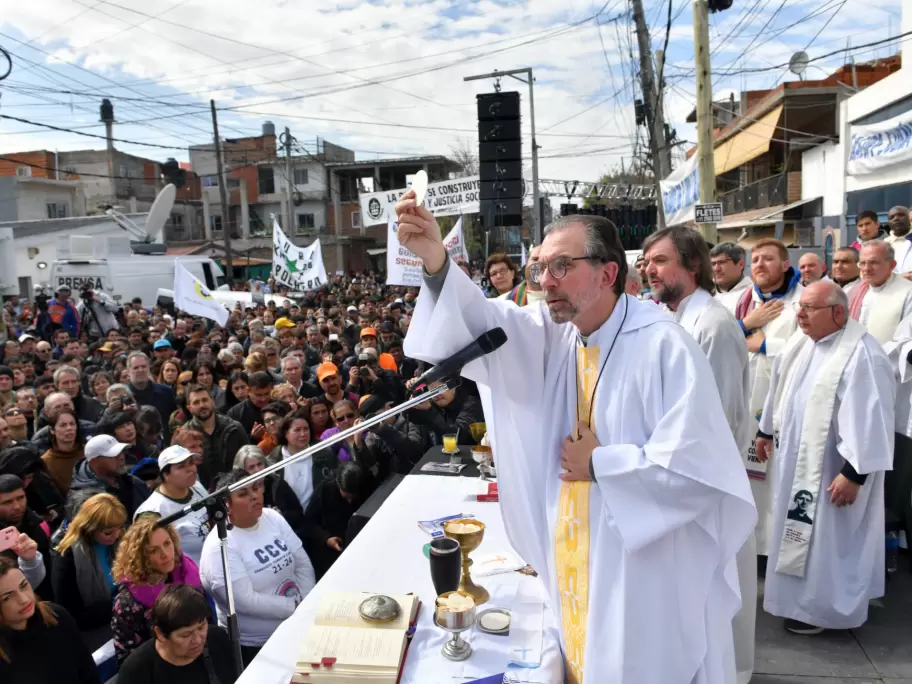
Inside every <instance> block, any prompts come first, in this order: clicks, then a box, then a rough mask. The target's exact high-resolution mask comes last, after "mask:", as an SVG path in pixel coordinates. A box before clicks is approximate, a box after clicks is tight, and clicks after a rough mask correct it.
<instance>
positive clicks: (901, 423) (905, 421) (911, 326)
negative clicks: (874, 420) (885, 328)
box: [884, 316, 912, 438]
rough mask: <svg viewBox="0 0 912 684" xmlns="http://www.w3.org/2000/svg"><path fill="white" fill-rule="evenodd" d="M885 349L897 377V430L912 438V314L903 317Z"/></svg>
mask: <svg viewBox="0 0 912 684" xmlns="http://www.w3.org/2000/svg"><path fill="white" fill-rule="evenodd" d="M884 351H885V352H886V353H887V356H889V357H890V363H891V364H892V366H893V373H894V376H895V378H896V432H899V433H902V434H904V435H905V436H906V437H910V438H912V316H907V317H906V318H904V319H902V322H901V323H900V324H899V327H898V328H897V329H896V333H895V334H894V335H893V339H892V340H890V341H889V342H887V343H886V344H885V345H884Z"/></svg>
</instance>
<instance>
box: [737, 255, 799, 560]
mask: <svg viewBox="0 0 912 684" xmlns="http://www.w3.org/2000/svg"><path fill="white" fill-rule="evenodd" d="M751 276H752V277H753V281H754V286H753V287H752V288H751V289H749V290H746V291H745V292H744V293H743V294H742V296H741V298H740V299H739V300H738V304H737V306H736V307H735V318H737V319H738V321H739V322H740V324H741V328H742V329H743V330H744V334H745V336H746V340H747V350H748V351H749V352H750V373H751V390H750V391H751V394H750V414H751V416H752V417H753V419H754V431H756V429H757V427H759V421H760V415H761V414H762V412H763V403H764V402H765V401H766V393H767V391H768V390H769V377H770V369H771V368H772V366H773V361H774V360H775V359H776V356H777V355H778V354H779V352H781V351H782V349H783V347H785V343H786V342H787V341H788V339H789V338H790V337H791V336H792V334H793V333H794V332H795V330H797V329H798V322H797V321H796V320H795V310H794V308H793V305H794V303H795V302H797V301H798V297H799V296H800V294H801V290H802V285H801V274H800V273H798V272H797V271H796V270H795V269H794V268H793V267H792V266H791V264H790V263H789V254H788V249H786V247H785V245H784V244H782V243H781V242H780V241H779V240H773V239H772V238H769V239H763V240H759V241H758V242H757V244H755V245H754V247H753V249H752V250H751ZM745 466H746V468H747V476H748V477H749V478H750V481H751V490H752V491H753V493H754V501H755V502H756V504H757V515H758V520H757V553H758V554H760V555H761V556H766V555H767V553H768V548H767V547H768V541H769V536H768V534H767V528H768V527H769V522H770V511H771V510H772V509H771V507H770V489H769V484H768V480H769V478H770V477H771V476H772V473H771V471H772V470H775V468H776V462H775V459H773V460H770V461H767V462H765V463H764V462H761V461H759V460H758V459H757V455H756V452H755V449H754V446H753V444H751V446H750V448H749V449H748V455H747V460H746V461H745Z"/></svg>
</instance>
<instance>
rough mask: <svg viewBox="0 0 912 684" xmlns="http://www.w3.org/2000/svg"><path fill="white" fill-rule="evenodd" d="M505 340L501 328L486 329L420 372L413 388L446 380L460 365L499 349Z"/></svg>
mask: <svg viewBox="0 0 912 684" xmlns="http://www.w3.org/2000/svg"><path fill="white" fill-rule="evenodd" d="M506 341H507V333H505V332H504V329H503V328H494V329H493V330H488V332H486V333H485V334H484V335H482V336H481V337H479V338H478V339H477V340H475V341H474V342H472V344H470V345H469V346H467V347H465V348H463V349H460V350H459V351H458V352H456V353H455V354H453V355H452V356H451V357H450V358H448V359H445V360H443V361H441V362H440V363H438V364H437V365H436V366H434V367H433V368H431V369H430V370H428V371H426V372H424V373H422V374H421V375H420V376H419V377H418V380H417V381H416V382H415V385H414V388H415V389H417V388H418V387H420V386H421V385H432V384H433V383H435V382H438V381H440V380H446V379H447V378H449V377H451V376H453V375H458V374H459V372H460V371H461V370H462V367H463V366H465V365H466V364H467V363H469V362H470V361H474V360H475V359H477V358H479V357H482V356H484V355H485V354H490V353H491V352H492V351H494V350H495V349H499V348H500V347H502V346H503V345H504V342H506Z"/></svg>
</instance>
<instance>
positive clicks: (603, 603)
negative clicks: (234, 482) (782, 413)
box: [396, 190, 756, 684]
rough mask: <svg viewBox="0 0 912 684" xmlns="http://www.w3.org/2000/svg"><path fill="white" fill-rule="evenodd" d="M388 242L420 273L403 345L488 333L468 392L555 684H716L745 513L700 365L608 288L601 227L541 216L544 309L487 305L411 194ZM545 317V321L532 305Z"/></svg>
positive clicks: (614, 282) (688, 342) (735, 466)
mask: <svg viewBox="0 0 912 684" xmlns="http://www.w3.org/2000/svg"><path fill="white" fill-rule="evenodd" d="M396 211H397V214H398V217H399V239H400V241H401V242H402V244H403V246H405V247H406V248H407V249H409V250H410V251H412V253H414V254H416V255H418V256H419V258H421V259H422V261H423V263H424V268H425V279H424V287H423V288H422V291H421V296H420V297H419V300H418V305H417V307H416V309H415V312H414V315H413V319H412V324H411V327H410V329H409V333H408V337H407V338H406V353H407V354H408V355H409V356H411V357H414V358H419V359H422V360H425V361H428V362H431V363H439V362H440V361H441V360H442V359H444V358H446V357H448V356H449V355H450V354H451V353H453V352H454V351H456V350H458V349H460V348H462V347H463V346H465V345H466V344H468V343H469V342H471V341H472V340H474V339H475V338H477V337H478V336H479V335H481V334H483V333H485V332H486V331H489V330H491V329H492V328H496V327H502V328H503V329H504V331H505V332H506V334H507V343H506V344H505V345H504V347H503V348H502V349H500V350H499V351H497V352H495V353H493V354H491V355H489V356H485V357H482V358H481V359H478V360H476V361H474V362H472V363H470V364H468V365H467V366H466V367H465V368H464V369H463V371H462V372H463V375H464V376H465V377H467V378H469V379H471V380H474V381H475V382H477V383H478V386H479V392H480V394H481V396H482V404H483V407H484V413H485V422H486V424H487V426H488V435H489V437H490V439H491V446H492V448H493V450H494V453H495V454H496V458H497V469H498V481H499V485H500V496H501V513H502V515H503V518H504V523H505V526H506V530H507V534H508V537H509V540H510V542H511V544H512V546H513V547H514V548H515V549H516V550H517V551H518V552H519V554H520V555H521V556H522V557H523V558H524V559H525V560H526V561H527V562H528V563H530V564H531V565H532V567H534V568H535V569H536V570H537V571H538V573H539V574H540V576H541V578H542V580H543V583H544V586H545V587H546V589H547V591H548V597H549V601H548V603H549V606H550V608H551V610H552V611H553V613H554V615H555V617H556V618H557V621H558V623H559V624H560V626H561V646H562V651H563V654H564V659H565V665H566V672H567V681H569V682H570V683H571V684H580V683H582V682H587V683H588V684H599V683H600V682H611V683H612V684H644V683H645V682H650V683H652V682H656V683H658V682H661V683H662V684H729V683H730V682H734V681H735V677H736V676H735V661H734V646H733V640H732V619H733V618H734V616H735V615H736V613H738V611H739V610H740V607H741V599H740V592H739V589H738V573H737V566H736V560H735V557H736V554H737V553H738V551H739V549H740V548H741V547H742V546H743V544H744V542H745V541H746V540H747V538H748V536H749V535H750V531H751V529H752V528H753V526H754V524H755V522H756V512H755V509H754V505H753V502H752V500H751V495H750V489H749V486H748V482H747V478H746V476H745V473H744V468H743V466H742V465H741V459H740V455H739V450H738V446H737V445H736V443H735V440H734V438H733V437H732V434H731V430H730V429H729V427H728V424H727V422H726V419H725V413H724V411H723V408H722V402H721V401H720V399H719V392H718V390H717V389H716V385H715V382H714V380H713V375H712V369H711V367H710V365H709V362H708V361H707V360H706V356H705V355H704V353H703V351H702V350H701V349H700V347H699V345H697V343H696V342H695V341H694V339H693V338H692V337H690V336H689V335H688V334H687V333H686V332H685V331H684V330H683V329H682V328H681V327H680V326H678V325H677V324H676V323H674V321H672V320H671V319H670V318H669V317H668V316H667V315H666V314H665V313H663V312H662V311H661V310H660V309H659V307H657V306H654V305H651V304H647V303H642V302H638V301H637V300H636V299H635V298H633V297H631V296H629V295H626V294H624V285H625V280H626V275H627V274H626V270H627V262H626V257H625V254H624V249H623V245H622V244H621V241H620V238H619V235H618V232H617V229H616V228H615V226H614V224H612V223H611V222H610V221H608V220H607V219H605V218H603V217H598V216H568V217H564V218H561V219H560V220H558V221H556V222H555V223H553V224H551V225H550V226H549V227H548V230H547V231H546V236H545V239H544V241H543V243H542V246H541V252H540V254H539V261H538V262H537V263H535V264H533V265H532V267H531V269H530V271H531V273H530V275H531V277H532V278H533V279H534V280H536V281H537V282H538V283H539V284H540V285H541V287H542V289H543V291H544V292H545V297H546V303H545V304H541V303H539V304H538V305H535V306H533V305H529V306H526V307H522V308H520V307H517V306H514V305H513V304H512V303H510V302H502V301H497V300H486V299H485V298H484V296H483V295H482V294H481V292H480V291H479V290H478V288H477V287H475V285H474V284H473V283H472V281H471V280H469V278H467V277H466V276H465V274H463V273H462V272H461V271H460V270H459V269H458V268H456V267H455V266H454V264H453V263H452V262H450V260H449V259H448V258H447V253H446V250H445V248H444V246H443V243H442V240H441V236H440V229H439V227H438V226H437V223H436V221H435V220H434V217H433V216H432V215H431V214H430V213H429V212H428V211H427V209H426V208H425V207H424V206H418V205H417V204H416V201H415V193H414V191H413V190H409V191H408V192H406V193H405V194H404V195H403V197H402V198H401V199H400V201H399V203H398V204H397V205H396ZM546 308H547V311H546Z"/></svg>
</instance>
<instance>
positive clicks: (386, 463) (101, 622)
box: [0, 274, 484, 684]
mask: <svg viewBox="0 0 912 684" xmlns="http://www.w3.org/2000/svg"><path fill="white" fill-rule="evenodd" d="M416 296H417V289H408V288H393V287H386V286H384V285H383V284H382V281H381V280H380V279H378V278H377V277H375V276H374V275H373V274H358V275H356V276H355V275H352V276H347V277H337V278H335V279H334V280H333V282H332V283H331V285H330V286H329V287H327V288H324V289H322V290H320V291H318V292H310V293H306V294H304V295H302V296H298V297H291V296H289V297H288V299H287V300H285V301H283V302H282V304H281V305H280V306H276V305H275V304H273V303H270V304H269V305H268V306H257V305H255V304H253V303H251V305H250V307H249V308H246V309H244V308H241V307H240V306H239V307H238V308H237V309H236V310H234V311H232V312H231V315H230V317H229V319H228V322H227V323H226V325H225V326H224V327H221V326H218V325H216V324H214V323H213V322H212V321H209V320H206V319H200V318H195V317H193V316H189V315H186V314H184V313H182V312H179V311H173V310H172V311H170V312H169V311H168V310H166V309H163V308H161V307H158V306H152V307H147V306H145V305H144V304H143V302H141V301H139V300H134V301H133V302H131V303H130V304H128V305H126V306H125V307H124V309H123V310H121V311H118V312H117V313H116V314H114V315H112V316H111V318H110V319H99V318H92V320H93V321H94V322H97V323H100V324H101V327H100V328H99V326H95V328H91V327H90V326H88V325H86V322H87V320H89V318H91V316H90V315H87V314H86V312H85V305H86V302H87V301H89V302H91V301H93V299H91V298H90V297H91V295H90V294H89V293H86V292H82V293H80V296H79V299H80V302H79V304H74V302H73V299H72V293H71V292H70V290H69V289H68V288H66V287H61V288H60V289H59V290H58V291H57V292H56V293H55V296H54V297H53V298H52V299H50V300H49V301H48V302H46V303H44V304H45V305H44V306H42V307H40V308H38V307H36V310H33V309H32V306H31V303H30V302H28V301H26V300H20V299H19V298H16V297H12V298H9V301H7V302H6V303H5V306H4V327H5V332H6V334H7V337H6V342H5V345H4V346H3V354H2V360H0V530H2V529H5V528H7V527H13V528H15V530H16V534H17V535H18V537H17V542H16V543H15V544H14V545H13V546H12V547H11V548H9V549H6V550H5V551H3V552H0V556H2V558H0V680H2V681H4V682H20V681H21V682H25V681H29V682H51V681H74V682H77V681H78V682H80V683H82V682H85V683H89V682H92V683H94V682H98V681H99V677H100V676H103V677H107V675H109V674H111V673H110V672H102V673H101V675H100V674H99V672H98V671H97V670H96V667H95V664H94V662H93V659H92V655H91V654H92V653H93V652H94V651H95V650H96V649H98V648H99V647H101V646H103V645H104V644H105V643H106V642H109V641H110V640H113V646H114V652H115V661H116V668H118V669H119V679H120V681H121V682H124V684H133V683H136V682H149V683H151V682H164V681H168V682H169V684H171V683H172V682H175V681H176V682H184V681H186V682H212V681H213V680H212V679H211V678H210V677H209V675H210V673H212V672H215V673H216V674H217V677H218V679H217V681H219V682H221V684H228V683H230V682H231V681H234V677H235V673H234V668H233V665H232V663H233V659H232V652H231V646H230V644H229V643H228V640H227V638H226V636H225V633H224V632H223V628H225V627H226V623H227V613H228V608H227V596H226V580H225V575H224V572H223V568H222V561H221V554H220V547H219V540H218V538H217V531H216V530H215V529H213V524H212V520H211V519H210V512H209V511H208V510H207V509H206V508H202V509H200V510H199V511H196V512H194V513H191V514H189V515H186V516H184V517H182V518H180V519H178V520H177V521H175V522H174V523H172V524H170V525H160V524H159V522H158V521H159V520H160V519H161V518H163V517H165V516H168V515H170V514H172V513H174V512H176V511H178V510H180V509H182V508H183V507H184V506H185V505H187V504H189V503H192V502H195V501H200V500H202V499H203V498H205V497H206V496H207V495H208V494H209V493H210V492H212V491H214V490H215V489H216V488H220V487H224V486H228V485H233V484H235V483H238V482H240V481H241V480H242V479H244V478H245V477H247V476H248V475H251V474H254V473H257V472H259V471H261V470H263V469H264V468H266V467H267V466H270V465H272V464H274V463H279V462H281V461H284V460H288V459H291V458H292V457H293V456H295V455H296V454H299V453H300V452H302V451H304V450H307V449H311V448H312V447H315V446H318V445H319V444H320V443H321V441H323V440H326V439H328V438H330V437H332V436H334V435H336V434H338V433H339V432H341V431H344V430H347V429H348V428H351V427H353V426H355V425H357V424H359V423H360V422H362V421H363V420H364V419H366V418H370V417H373V416H376V415H377V414H379V413H381V412H383V411H385V410H386V409H388V408H390V407H392V406H393V405H395V404H397V403H399V402H401V401H402V400H403V398H405V396H406V395H407V393H408V392H409V390H410V389H411V386H412V385H413V382H410V381H411V380H412V379H413V378H415V377H416V376H417V375H418V374H419V370H423V369H424V366H423V365H422V366H419V364H418V363H417V362H416V361H414V360H412V359H409V358H406V357H405V356H404V354H403V349H402V344H403V338H404V336H405V334H406V332H407V330H408V326H409V323H410V320H411V316H412V311H413V309H414V305H415V300H416ZM94 301H97V297H96V298H94ZM90 306H91V304H90ZM80 307H82V310H80ZM45 314H46V315H45ZM112 321H113V322H112ZM102 333H103V334H102ZM483 420H484V418H483V415H482V412H481V406H480V403H479V400H478V393H477V389H476V387H475V385H474V384H473V383H471V382H468V381H466V382H463V383H462V384H461V385H460V386H459V387H458V388H456V389H451V390H448V391H446V392H445V393H443V394H440V395H437V396H436V397H435V398H434V399H433V400H431V401H428V402H424V403H422V404H420V405H418V406H416V407H415V408H413V409H411V410H409V411H408V412H405V413H402V414H399V415H397V416H393V417H390V418H388V419H386V420H384V421H382V422H380V423H378V424H377V425H374V426H371V427H370V428H368V429H366V430H365V431H363V432H359V433H357V434H355V435H353V436H349V437H348V438H347V439H343V440H341V441H338V442H337V443H334V444H331V445H329V446H326V447H324V448H321V449H318V450H316V451H315V452H314V453H313V454H312V455H311V456H309V457H307V458H302V459H299V460H297V461H296V462H294V463H291V464H289V465H288V467H287V468H284V469H281V470H279V471H277V472H275V473H272V474H270V475H268V476H267V477H265V478H264V479H262V480H260V481H258V482H256V483H254V484H251V485H249V486H247V487H246V488H243V489H240V490H237V491H235V492H233V493H232V494H231V495H230V497H229V498H228V501H227V511H228V520H229V522H230V525H229V531H228V559H229V573H230V578H231V582H232V586H233V595H234V601H235V605H236V611H237V615H238V622H239V625H240V630H239V631H240V643H241V649H242V653H243V659H244V663H245V664H247V663H249V662H250V660H251V659H252V658H253V657H254V656H255V655H256V653H257V652H258V650H259V649H260V647H261V646H262V645H263V644H264V643H265V642H266V641H267V640H268V639H269V637H270V636H271V635H272V633H273V631H274V630H275V629H276V627H277V626H278V625H279V624H280V623H281V622H282V621H283V620H284V619H285V618H287V617H289V616H290V615H291V614H292V613H293V612H294V609H295V607H296V606H297V605H298V604H299V603H300V602H301V600H302V599H303V598H304V597H305V596H306V595H307V594H308V592H309V591H310V590H311V589H312V588H313V586H314V584H315V583H316V582H317V581H318V580H319V579H320V578H321V577H322V576H323V574H325V573H326V572H327V571H328V570H329V569H330V567H331V566H332V565H333V563H334V562H335V561H336V560H337V559H338V558H339V557H340V555H341V554H343V553H344V552H345V549H346V546H347V544H349V543H350V542H351V540H352V536H353V534H354V533H355V532H351V533H350V532H349V522H350V520H351V518H352V516H353V514H354V513H355V512H356V511H357V510H358V508H359V507H360V506H361V505H362V504H363V503H364V502H365V501H366V499H367V498H368V497H369V496H370V495H371V494H372V492H373V491H374V490H375V488H376V487H377V486H378V485H379V484H380V483H381V482H383V481H384V480H385V479H386V478H387V477H389V476H390V475H392V474H402V475H404V474H408V473H409V472H410V471H411V470H412V468H413V467H414V466H415V465H416V464H417V463H418V461H419V460H420V459H421V458H422V456H423V455H424V454H425V453H426V452H427V451H428V449H429V448H430V447H431V446H433V445H435V444H440V443H441V442H442V436H443V435H444V434H450V433H456V432H458V433H459V435H460V440H461V441H463V442H466V440H471V436H470V434H471V432H470V430H469V425H471V424H472V423H477V422H481V421H483ZM353 529H360V528H353ZM64 642H65V644H66V645H65V647H62V646H61V644H63V643H64ZM48 653H53V654H54V657H53V658H48V657H46V654H48ZM213 668H214V670H213Z"/></svg>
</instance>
